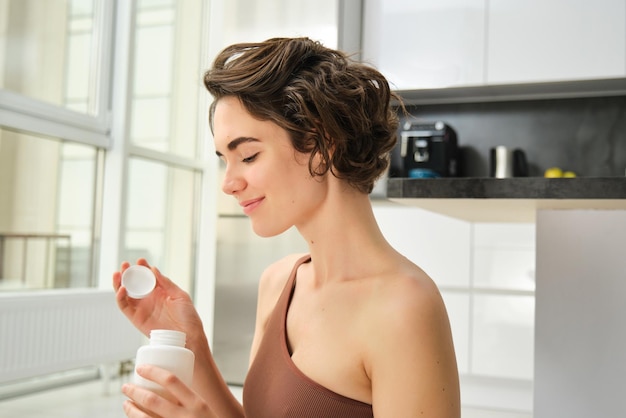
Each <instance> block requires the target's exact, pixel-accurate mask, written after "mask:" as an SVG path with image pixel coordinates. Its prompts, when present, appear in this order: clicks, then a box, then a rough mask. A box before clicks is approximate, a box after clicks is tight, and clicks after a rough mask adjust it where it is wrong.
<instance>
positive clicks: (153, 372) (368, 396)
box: [113, 38, 460, 418]
mask: <svg viewBox="0 0 626 418" xmlns="http://www.w3.org/2000/svg"><path fill="white" fill-rule="evenodd" d="M204 83H205V85H206V87H207V89H208V90H209V92H210V93H211V94H212V95H213V97H214V98H215V100H214V103H213V105H212V107H211V111H210V124H211V127H212V130H213V136H214V141H215V149H216V154H217V155H218V156H219V158H221V159H222V160H223V161H224V162H225V164H226V173H225V176H224V179H223V183H222V189H223V191H224V192H225V193H227V194H229V195H231V196H233V197H234V198H236V199H237V201H238V202H239V204H240V205H241V206H242V208H243V212H244V213H245V214H246V215H247V216H249V217H250V220H251V223H252V227H253V229H254V231H255V232H256V233H257V234H258V235H260V236H264V237H269V236H274V235H277V234H280V233H282V232H284V231H286V230H287V229H289V228H290V227H291V226H295V227H296V228H297V229H298V231H299V233H300V234H301V235H302V236H303V237H304V239H305V240H306V242H307V243H308V246H309V254H297V255H293V256H288V257H285V258H284V259H282V260H280V261H277V262H276V263H274V264H273V265H271V266H269V267H268V268H267V269H266V270H265V271H264V273H263V274H262V277H261V279H260V284H259V297H258V306H257V319H256V328H255V335H254V339H253V343H252V348H251V354H250V365H251V366H250V370H249V373H248V376H247V377H246V381H245V384H244V390H243V406H242V405H240V404H239V403H238V402H237V400H236V399H235V398H234V397H233V396H232V395H231V394H230V391H229V389H228V387H227V385H226V384H225V382H224V379H223V378H222V376H221V374H220V373H219V371H218V369H217V367H216V365H215V363H214V361H213V358H212V356H211V351H210V348H209V345H208V343H207V338H206V336H205V335H204V332H203V328H202V324H201V321H200V319H199V317H198V314H197V313H196V311H195V309H194V307H193V305H192V302H191V300H190V298H189V296H188V295H187V294H186V293H185V292H183V291H182V290H181V289H179V288H178V287H177V286H176V285H174V284H173V283H172V282H171V281H170V280H169V279H167V278H166V277H165V276H163V275H161V274H160V272H159V271H158V270H157V269H156V268H155V267H152V269H153V271H154V272H155V274H156V276H157V287H156V289H155V291H154V292H153V293H152V294H151V295H150V296H149V297H148V298H146V299H142V300H133V299H129V298H128V296H127V294H126V291H125V289H124V288H123V287H121V286H120V276H121V273H120V272H116V273H115V274H114V275H113V284H114V288H115V289H116V291H117V302H118V304H119V306H120V309H121V310H122V311H123V312H124V314H126V316H127V317H128V318H129V319H130V320H131V321H132V323H133V324H134V325H135V326H136V327H137V328H138V329H140V330H141V331H142V332H143V333H145V334H148V333H149V332H150V330H151V329H155V328H165V329H177V330H181V331H184V332H186V333H187V347H188V348H190V349H191V350H192V351H193V352H194V353H195V355H196V363H195V370H194V382H193V385H192V386H193V387H191V388H190V387H187V386H185V385H184V384H183V383H182V382H180V381H179V380H178V379H177V378H176V377H175V376H173V375H172V374H170V373H169V372H167V371H165V370H162V369H159V368H157V367H153V366H146V367H143V368H141V369H140V370H139V373H140V374H141V375H142V376H143V377H145V378H147V379H149V380H153V381H155V382H157V383H159V384H160V385H162V386H163V387H164V388H165V389H166V390H167V391H168V392H169V394H170V395H171V396H172V397H173V398H174V399H177V400H178V402H177V403H171V402H170V401H167V400H166V399H164V398H161V397H159V396H158V395H156V394H153V393H152V392H149V391H147V390H145V389H142V388H139V387H136V386H134V385H132V384H127V385H124V387H123V391H124V393H125V394H126V395H127V396H128V397H129V398H130V400H129V401H127V402H126V403H125V405H124V409H125V411H126V414H127V415H128V416H129V417H146V416H158V417H177V418H180V417H243V416H246V417H272V418H277V417H282V416H289V417H348V418H349V417H368V416H369V417H371V416H376V417H393V418H396V417H422V416H423V417H446V418H449V417H458V416H459V415H460V405H459V403H460V401H459V385H458V373H457V367H456V360H455V355H454V348H453V344H452V338H451V334H450V326H449V322H448V317H447V314H446V310H445V307H444V304H443V302H442V299H441V296H440V294H439V292H438V290H437V288H436V286H435V284H434V283H433V281H432V280H431V279H430V278H429V277H428V276H427V275H426V273H424V272H423V271H422V270H421V269H420V268H419V267H417V266H416V265H414V264H413V263H412V262H410V261H409V260H407V259H406V258H405V257H403V256H402V255H401V254H399V253H398V252H396V251H395V250H394V249H393V248H392V247H391V246H390V245H389V243H388V242H387V241H386V240H385V238H384V237H383V235H382V233H381V231H380V230H379V228H378V225H377V223H376V220H375V218H374V214H373V211H372V207H371V203H370V200H369V196H368V194H369V192H371V191H372V188H373V185H374V182H375V180H376V179H377V178H378V177H379V176H380V175H381V174H382V173H383V172H384V170H385V169H386V167H387V165H388V154H389V152H390V150H391V149H392V148H393V146H394V144H395V140H396V128H397V124H398V120H397V116H396V115H395V113H394V111H393V109H392V108H391V106H390V100H391V99H392V98H393V97H394V96H393V94H392V93H391V92H390V90H389V85H388V83H387V81H386V80H385V79H384V77H383V76H382V75H381V74H380V73H379V72H377V71H376V70H374V69H373V68H371V67H368V66H366V65H362V64H359V63H355V62H352V61H350V60H349V59H348V58H347V57H346V56H345V55H344V54H342V53H341V52H338V51H335V50H331V49H328V48H325V47H323V46H322V45H320V44H319V43H317V42H313V41H311V40H309V39H307V38H296V39H283V38H281V39H270V40H268V41H266V42H262V43H258V44H253V43H251V44H239V45H233V46H230V47H228V48H226V49H225V50H224V51H223V52H222V53H220V55H219V56H218V57H217V59H216V60H215V63H214V66H213V68H212V69H210V70H209V71H207V73H206V74H205V77H204ZM138 263H140V264H143V265H148V263H147V262H146V260H143V259H142V260H139V261H138ZM128 266H129V264H128V263H124V264H122V271H123V270H125V269H126V268H127V267H128Z"/></svg>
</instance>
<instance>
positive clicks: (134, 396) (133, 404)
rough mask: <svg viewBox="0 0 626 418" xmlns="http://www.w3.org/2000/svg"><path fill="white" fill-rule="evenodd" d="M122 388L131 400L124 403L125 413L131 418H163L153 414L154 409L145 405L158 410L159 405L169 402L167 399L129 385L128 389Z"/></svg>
mask: <svg viewBox="0 0 626 418" xmlns="http://www.w3.org/2000/svg"><path fill="white" fill-rule="evenodd" d="M126 386H127V385H125V386H124V387H122V391H123V392H124V394H125V395H126V396H128V397H129V398H130V399H129V400H126V401H124V404H123V405H122V407H123V408H124V413H125V414H126V416H127V417H129V418H148V417H151V418H161V415H157V413H156V412H153V410H154V409H152V410H151V409H149V408H147V407H146V406H143V407H142V406H141V405H142V404H143V405H151V406H150V407H151V408H155V409H157V410H158V408H159V403H161V402H167V401H166V400H165V399H163V398H160V397H159V396H158V395H157V394H155V393H153V392H150V391H149V390H147V389H142V388H140V387H137V386H134V385H128V387H126Z"/></svg>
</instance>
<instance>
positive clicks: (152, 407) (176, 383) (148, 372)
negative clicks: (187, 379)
mask: <svg viewBox="0 0 626 418" xmlns="http://www.w3.org/2000/svg"><path fill="white" fill-rule="evenodd" d="M137 373H138V374H139V375H140V376H141V377H143V378H145V379H148V380H151V381H153V382H155V383H157V384H158V385H160V386H161V387H162V388H163V389H162V390H158V391H156V392H152V391H150V390H148V389H144V388H141V387H138V386H135V385H131V384H125V385H124V386H122V392H123V393H124V394H125V395H126V396H128V397H129V398H130V399H131V400H132V401H133V403H134V407H136V408H137V409H138V410H139V411H145V412H147V413H149V414H154V416H157V415H156V411H158V413H159V414H160V415H161V416H163V417H168V418H169V417H176V418H181V417H207V418H210V417H214V416H215V415H214V414H213V412H212V411H211V409H210V407H209V406H208V405H207V404H206V402H205V401H204V400H203V399H202V398H201V397H200V396H199V395H198V394H197V393H196V392H194V391H193V390H192V389H191V388H189V387H188V386H187V385H185V384H184V383H183V382H182V381H181V380H180V379H179V378H178V377H176V376H175V375H174V374H173V373H171V372H169V371H168V370H165V369H162V368H159V367H155V366H150V365H142V366H139V367H138V368H137ZM128 408H129V410H133V406H132V405H129V406H128ZM125 410H126V406H125ZM133 413H137V411H134V410H133ZM127 414H128V412H127ZM129 416H130V415H129ZM134 416H135V415H133V417H134ZM136 416H137V417H143V416H144V415H136ZM149 416H153V415H149Z"/></svg>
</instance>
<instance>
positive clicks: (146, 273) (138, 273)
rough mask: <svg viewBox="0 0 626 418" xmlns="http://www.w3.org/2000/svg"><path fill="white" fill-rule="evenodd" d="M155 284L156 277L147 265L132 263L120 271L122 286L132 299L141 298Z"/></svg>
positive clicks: (147, 293)
mask: <svg viewBox="0 0 626 418" xmlns="http://www.w3.org/2000/svg"><path fill="white" fill-rule="evenodd" d="M155 285H156V277H155V276H154V273H152V270H150V269H149V268H148V267H145V266H140V265H138V264H137V265H134V266H130V267H128V268H127V269H126V270H124V273H122V286H124V287H125V288H126V293H128V296H129V297H131V298H133V299H143V298H145V297H146V296H148V295H149V294H150V293H151V292H152V290H153V289H154V286H155Z"/></svg>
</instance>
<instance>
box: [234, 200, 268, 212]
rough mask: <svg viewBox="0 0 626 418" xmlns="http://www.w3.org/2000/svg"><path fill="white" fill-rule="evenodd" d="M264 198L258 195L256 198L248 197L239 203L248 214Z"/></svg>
mask: <svg viewBox="0 0 626 418" xmlns="http://www.w3.org/2000/svg"><path fill="white" fill-rule="evenodd" d="M263 199H264V198H262V197H259V198H256V199H250V200H246V201H243V202H241V203H239V204H240V205H241V207H243V213H245V214H246V215H250V213H252V212H253V211H254V210H255V209H256V208H257V207H259V205H260V204H261V202H262V201H263Z"/></svg>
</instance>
